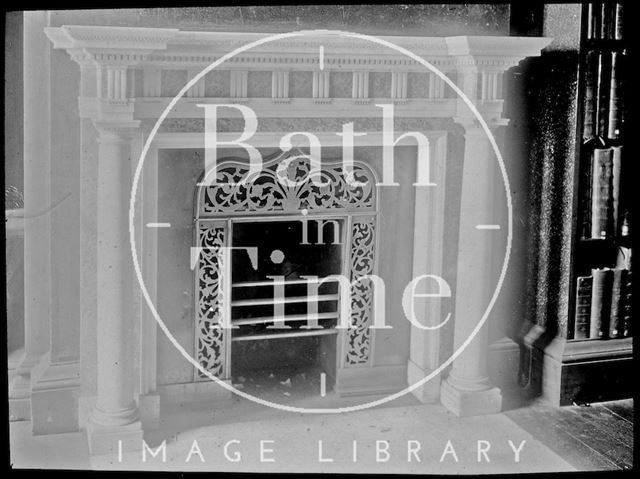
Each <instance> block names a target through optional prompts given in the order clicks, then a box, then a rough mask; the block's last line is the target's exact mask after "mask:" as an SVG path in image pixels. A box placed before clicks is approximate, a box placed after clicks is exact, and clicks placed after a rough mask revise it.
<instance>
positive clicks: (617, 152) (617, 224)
mask: <svg viewBox="0 0 640 479" xmlns="http://www.w3.org/2000/svg"><path fill="white" fill-rule="evenodd" d="M621 172H622V146H614V147H613V154H612V165H611V210H612V215H613V216H612V222H613V224H612V233H613V234H614V235H615V236H618V235H620V234H621V233H622V215H621V214H620V185H621V181H620V178H621Z"/></svg>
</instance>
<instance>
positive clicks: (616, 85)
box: [607, 52, 623, 139]
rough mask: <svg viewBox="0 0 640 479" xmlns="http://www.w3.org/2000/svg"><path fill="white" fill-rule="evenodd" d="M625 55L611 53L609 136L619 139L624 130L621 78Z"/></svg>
mask: <svg viewBox="0 0 640 479" xmlns="http://www.w3.org/2000/svg"><path fill="white" fill-rule="evenodd" d="M622 61H623V57H622V54H621V53H620V52H612V53H611V84H610V87H609V118H608V126H607V138H610V139H617V138H618V137H619V136H620V133H621V131H622V122H623V118H622V114H623V108H622V101H621V98H620V94H621V93H622V91H623V90H622V87H621V79H622V77H623V75H622V65H621V63H622Z"/></svg>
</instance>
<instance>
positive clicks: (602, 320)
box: [589, 269, 613, 339]
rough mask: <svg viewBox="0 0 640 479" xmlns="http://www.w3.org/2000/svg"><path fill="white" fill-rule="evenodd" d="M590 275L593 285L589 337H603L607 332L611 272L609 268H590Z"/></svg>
mask: <svg viewBox="0 0 640 479" xmlns="http://www.w3.org/2000/svg"><path fill="white" fill-rule="evenodd" d="M591 276H593V287H592V290H591V316H590V318H589V339H603V338H605V337H606V334H607V333H608V332H609V312H610V310H611V286H612V281H613V272H612V270H610V269H592V270H591Z"/></svg>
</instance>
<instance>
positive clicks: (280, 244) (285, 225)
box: [230, 217, 345, 384]
mask: <svg viewBox="0 0 640 479" xmlns="http://www.w3.org/2000/svg"><path fill="white" fill-rule="evenodd" d="M231 225H232V226H231V229H232V234H231V245H232V247H234V248H241V247H246V248H251V247H255V248H257V265H256V266H257V268H255V269H254V267H253V266H254V265H252V264H251V259H250V258H249V255H248V254H247V253H246V252H245V251H244V250H232V253H231V305H230V309H231V324H232V325H233V326H237V327H238V329H236V330H233V331H232V339H231V364H230V369H231V378H232V381H233V382H234V383H239V384H242V383H243V382H245V381H243V378H246V377H247V376H253V377H252V379H254V378H255V381H254V382H259V381H261V380H264V379H265V378H268V377H269V376H271V377H273V376H288V377H291V376H298V377H300V375H301V374H304V376H302V377H305V376H307V373H311V371H313V370H315V369H318V368H320V369H321V372H322V373H324V374H326V375H327V376H328V377H330V378H334V377H335V363H336V358H335V354H336V344H335V342H336V337H337V333H338V329H336V325H337V321H338V317H339V314H340V311H339V293H340V291H339V285H338V282H337V281H336V280H331V278H330V276H331V275H338V274H342V273H343V269H344V265H343V262H344V259H345V253H344V241H343V236H344V219H343V218H322V219H317V220H314V219H309V218H306V217H302V218H292V217H283V218H278V221H273V220H253V219H249V220H247V219H245V220H244V221H242V220H241V221H237V220H235V221H234V220H232V222H231ZM319 233H320V234H319ZM325 233H327V234H328V238H327V237H326V234H325ZM311 241H314V242H311ZM325 281H326V282H325ZM274 371H275V373H274ZM309 376H311V374H309ZM284 380H285V381H286V378H284Z"/></svg>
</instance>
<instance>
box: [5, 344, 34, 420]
mask: <svg viewBox="0 0 640 479" xmlns="http://www.w3.org/2000/svg"><path fill="white" fill-rule="evenodd" d="M38 364H39V359H34V358H32V357H31V358H30V357H24V358H22V360H21V361H20V362H19V365H18V366H17V367H16V368H15V370H14V373H13V379H12V381H11V382H10V383H9V420H10V421H29V420H31V382H32V378H33V377H34V376H36V374H35V370H36V369H37V366H38Z"/></svg>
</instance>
